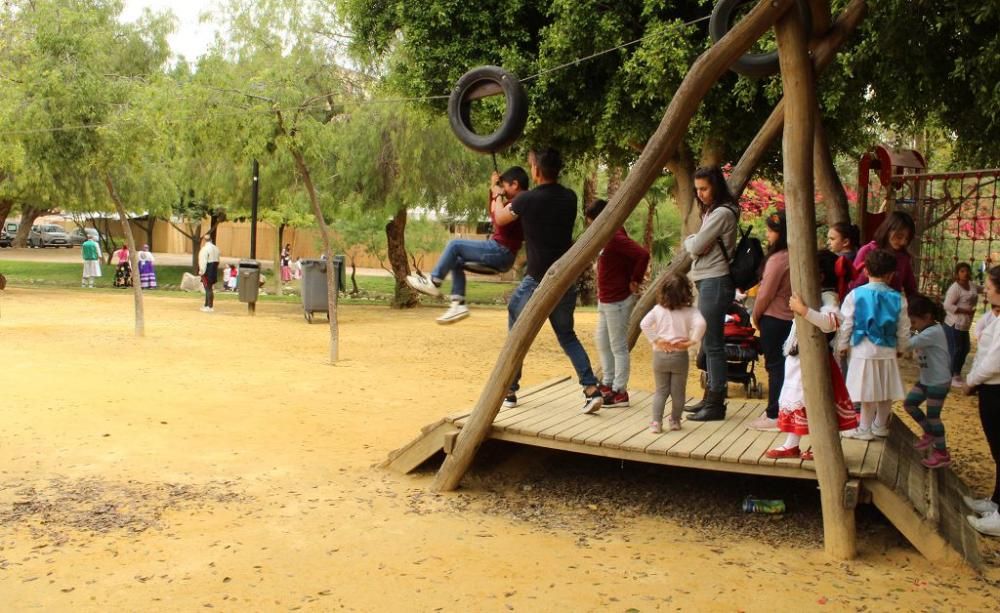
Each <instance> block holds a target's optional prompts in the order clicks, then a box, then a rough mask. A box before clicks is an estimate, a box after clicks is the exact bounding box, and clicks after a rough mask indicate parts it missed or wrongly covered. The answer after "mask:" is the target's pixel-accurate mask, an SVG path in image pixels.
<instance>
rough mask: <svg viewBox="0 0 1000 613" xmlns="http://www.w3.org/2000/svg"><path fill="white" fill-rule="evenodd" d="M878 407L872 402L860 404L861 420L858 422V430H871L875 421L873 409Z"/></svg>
mask: <svg viewBox="0 0 1000 613" xmlns="http://www.w3.org/2000/svg"><path fill="white" fill-rule="evenodd" d="M876 406H878V405H877V403H874V402H862V403H861V420H860V421H859V422H858V429H859V430H871V429H872V421H874V420H875V407H876Z"/></svg>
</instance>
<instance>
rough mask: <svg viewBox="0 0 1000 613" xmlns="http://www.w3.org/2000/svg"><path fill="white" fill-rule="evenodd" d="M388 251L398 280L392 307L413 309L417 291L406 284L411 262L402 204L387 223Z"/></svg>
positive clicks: (404, 208) (394, 274) (390, 262)
mask: <svg viewBox="0 0 1000 613" xmlns="http://www.w3.org/2000/svg"><path fill="white" fill-rule="evenodd" d="M385 238H386V251H387V252H388V257H389V266H390V267H391V268H392V276H393V277H394V278H395V280H396V289H395V291H394V292H393V296H392V308H394V309H412V308H413V307H415V306H417V302H418V301H417V293H416V292H415V291H413V289H411V288H410V286H409V285H407V284H406V282H405V279H406V275H408V274H410V262H409V260H408V259H407V257H406V207H405V206H401V207H399V209H398V210H397V211H396V214H395V215H394V216H393V218H392V219H391V220H390V221H389V223H387V224H385Z"/></svg>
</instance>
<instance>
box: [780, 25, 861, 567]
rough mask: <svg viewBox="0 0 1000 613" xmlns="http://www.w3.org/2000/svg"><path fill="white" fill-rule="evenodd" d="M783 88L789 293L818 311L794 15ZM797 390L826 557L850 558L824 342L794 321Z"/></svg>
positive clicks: (811, 88)
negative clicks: (805, 420) (804, 413)
mask: <svg viewBox="0 0 1000 613" xmlns="http://www.w3.org/2000/svg"><path fill="white" fill-rule="evenodd" d="M775 33H776V35H777V40H778V58H779V60H780V63H781V83H782V87H783V90H784V93H785V100H786V101H787V103H786V105H785V118H786V119H785V122H784V124H785V126H784V138H783V143H782V154H783V156H782V157H783V160H784V179H785V202H786V205H785V210H786V212H787V215H788V253H789V262H790V265H791V281H792V290H793V291H794V292H795V293H797V294H798V295H799V296H801V297H802V299H803V300H804V301H805V302H806V304H808V305H809V306H810V307H811V308H814V309H819V306H820V287H819V278H818V277H819V276H818V275H817V274H816V271H817V270H819V264H818V260H817V257H816V241H815V238H816V208H815V202H814V193H815V190H814V186H813V168H812V162H813V151H814V147H813V136H814V134H815V130H814V127H813V126H814V122H815V121H816V114H817V108H818V107H817V104H816V77H815V73H814V72H813V64H812V62H810V61H809V49H808V46H807V41H806V31H805V26H804V25H803V24H802V22H801V21H800V20H799V18H798V15H797V14H795V13H794V12H789V13H786V14H785V15H784V16H783V17H782V18H781V19H779V20H778V23H777V24H776V25H775ZM795 319H796V329H797V336H798V341H799V358H800V360H801V362H802V387H803V389H804V391H805V401H806V406H807V407H809V412H808V419H809V435H810V439H811V441H812V445H813V450H814V452H815V455H816V477H817V479H818V480H819V490H820V501H821V504H822V507H823V537H824V538H823V542H824V546H825V549H826V552H827V554H828V555H830V556H832V557H834V558H836V559H845V560H846V559H851V558H853V557H854V556H855V554H856V543H855V526H854V509H853V508H845V507H846V506H847V505H846V503H845V486H846V485H847V467H846V464H845V462H844V452H843V449H842V448H841V446H840V435H839V433H838V431H837V412H836V409H835V407H834V405H833V386H832V385H831V381H830V357H829V353H828V351H829V349H828V345H827V338H826V335H825V334H823V332H822V331H821V330H820V329H819V328H817V327H816V326H814V325H812V324H810V323H809V322H808V321H806V320H805V319H804V318H802V317H799V316H796V318H795Z"/></svg>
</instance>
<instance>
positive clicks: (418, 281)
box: [406, 275, 441, 298]
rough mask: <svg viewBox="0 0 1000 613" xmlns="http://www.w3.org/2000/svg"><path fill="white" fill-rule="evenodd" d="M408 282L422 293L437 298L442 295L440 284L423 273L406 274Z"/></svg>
mask: <svg viewBox="0 0 1000 613" xmlns="http://www.w3.org/2000/svg"><path fill="white" fill-rule="evenodd" d="M406 284H407V285H409V286H410V287H412V288H413V289H415V290H417V291H418V292H420V293H421V294H427V295H428V296H434V297H435V298H437V297H439V296H441V290H439V289H438V286H436V285H434V284H433V283H431V280H430V279H428V278H426V277H424V276H423V275H406Z"/></svg>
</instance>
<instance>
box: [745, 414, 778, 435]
mask: <svg viewBox="0 0 1000 613" xmlns="http://www.w3.org/2000/svg"><path fill="white" fill-rule="evenodd" d="M750 429H751V430H760V431H761V432H777V431H778V420H777V419H771V418H770V417H768V416H767V413H764V414H763V415H761V416H760V417H758V418H757V419H755V420H753V421H752V422H750Z"/></svg>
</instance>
